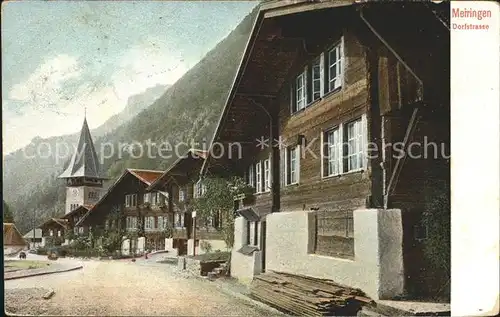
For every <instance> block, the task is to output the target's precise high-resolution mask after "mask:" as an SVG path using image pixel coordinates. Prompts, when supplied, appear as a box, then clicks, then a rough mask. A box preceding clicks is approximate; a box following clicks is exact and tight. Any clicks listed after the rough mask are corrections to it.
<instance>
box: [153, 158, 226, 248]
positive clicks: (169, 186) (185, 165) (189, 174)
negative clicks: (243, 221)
mask: <svg viewBox="0 0 500 317" xmlns="http://www.w3.org/2000/svg"><path fill="white" fill-rule="evenodd" d="M206 158H207V152H206V151H202V150H196V149H191V150H189V151H187V153H186V154H185V155H183V156H182V157H180V158H178V159H177V160H176V161H175V162H174V163H173V164H172V165H171V166H170V167H169V168H168V169H167V170H166V171H165V172H164V173H163V175H162V176H161V177H159V178H158V179H157V180H156V181H155V182H154V183H153V184H151V186H149V187H148V190H151V191H155V190H156V191H162V192H167V193H168V197H171V199H170V200H169V210H170V211H171V214H172V216H173V225H174V226H173V229H174V230H173V234H172V238H173V241H172V247H173V248H174V249H177V251H178V254H179V255H184V254H192V253H193V245H192V244H196V248H197V249H198V248H199V245H200V240H207V241H208V243H211V244H213V247H214V250H215V249H217V248H224V249H225V247H220V245H221V244H223V243H222V240H223V239H222V236H221V234H220V233H219V231H217V228H219V226H220V225H221V217H214V218H213V219H211V220H210V221H208V222H207V223H203V222H202V221H201V220H200V219H197V221H196V228H197V230H196V235H195V234H194V232H193V218H192V212H193V211H195V210H193V208H192V204H191V203H192V200H193V199H194V198H196V197H198V196H201V195H202V194H203V190H204V186H203V184H202V182H201V180H200V169H201V166H202V165H203V162H204V161H205V159H206ZM224 246H225V244H224ZM200 251H201V252H202V251H203V250H201V249H200V250H199V251H197V253H199V252H200Z"/></svg>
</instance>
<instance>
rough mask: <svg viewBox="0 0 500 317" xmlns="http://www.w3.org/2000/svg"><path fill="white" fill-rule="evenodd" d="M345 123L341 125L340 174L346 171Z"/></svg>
mask: <svg viewBox="0 0 500 317" xmlns="http://www.w3.org/2000/svg"><path fill="white" fill-rule="evenodd" d="M344 140H345V138H344V124H343V123H342V124H340V125H339V174H342V173H343V172H344V155H345V153H344V142H345V141H344Z"/></svg>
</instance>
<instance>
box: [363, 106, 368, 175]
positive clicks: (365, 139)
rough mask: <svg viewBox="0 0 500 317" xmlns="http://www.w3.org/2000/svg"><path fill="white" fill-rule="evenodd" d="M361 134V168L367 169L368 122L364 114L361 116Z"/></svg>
mask: <svg viewBox="0 0 500 317" xmlns="http://www.w3.org/2000/svg"><path fill="white" fill-rule="evenodd" d="M361 133H362V140H361V142H362V143H361V146H362V151H363V158H362V159H363V161H362V162H363V168H365V169H366V168H367V167H368V122H367V119H366V114H363V115H362V116H361Z"/></svg>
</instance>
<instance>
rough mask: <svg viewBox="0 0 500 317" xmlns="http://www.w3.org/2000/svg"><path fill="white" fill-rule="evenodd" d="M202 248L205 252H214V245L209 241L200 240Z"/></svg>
mask: <svg viewBox="0 0 500 317" xmlns="http://www.w3.org/2000/svg"><path fill="white" fill-rule="evenodd" d="M200 248H201V249H202V250H203V251H204V252H205V253H210V252H212V245H211V244H210V242H208V241H205V240H203V241H201V242H200Z"/></svg>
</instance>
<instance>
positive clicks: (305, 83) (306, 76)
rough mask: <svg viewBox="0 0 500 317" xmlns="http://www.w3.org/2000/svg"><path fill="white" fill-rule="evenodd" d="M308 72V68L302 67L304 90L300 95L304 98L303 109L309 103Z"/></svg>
mask: <svg viewBox="0 0 500 317" xmlns="http://www.w3.org/2000/svg"><path fill="white" fill-rule="evenodd" d="M308 70H309V67H308V66H307V65H306V66H304V89H303V90H302V94H303V97H304V108H305V107H306V106H307V103H308V102H309V99H308V91H309V83H308V82H309V80H308V78H309V74H308Z"/></svg>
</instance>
